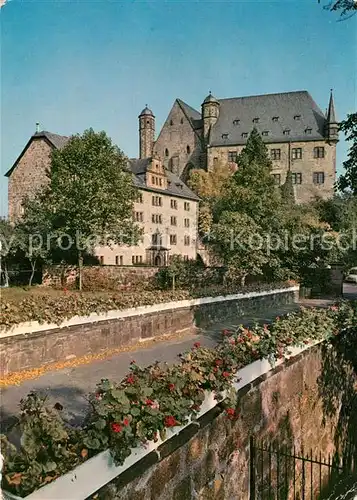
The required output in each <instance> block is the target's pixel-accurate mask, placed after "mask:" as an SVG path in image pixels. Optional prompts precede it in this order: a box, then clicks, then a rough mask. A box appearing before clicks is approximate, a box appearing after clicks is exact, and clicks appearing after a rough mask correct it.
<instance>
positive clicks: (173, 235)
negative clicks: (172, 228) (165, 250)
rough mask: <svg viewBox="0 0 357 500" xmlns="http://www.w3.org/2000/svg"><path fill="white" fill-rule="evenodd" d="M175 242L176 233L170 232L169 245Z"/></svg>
mask: <svg viewBox="0 0 357 500" xmlns="http://www.w3.org/2000/svg"><path fill="white" fill-rule="evenodd" d="M176 243H177V236H176V234H170V245H176Z"/></svg>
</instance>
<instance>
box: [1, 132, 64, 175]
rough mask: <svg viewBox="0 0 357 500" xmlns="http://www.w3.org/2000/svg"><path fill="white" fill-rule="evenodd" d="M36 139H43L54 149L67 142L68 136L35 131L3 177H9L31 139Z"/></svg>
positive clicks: (60, 147)
mask: <svg viewBox="0 0 357 500" xmlns="http://www.w3.org/2000/svg"><path fill="white" fill-rule="evenodd" d="M36 139H44V140H45V141H46V142H47V143H48V144H49V145H50V146H52V147H54V148H56V149H62V148H63V146H64V145H65V144H66V143H67V142H68V139H69V138H68V137H66V136H64V135H59V134H53V133H52V132H46V131H42V132H36V133H35V134H33V135H32V136H31V137H30V140H29V141H28V143H27V144H26V146H25V147H24V149H23V150H22V151H21V153H20V155H19V156H18V158H17V159H16V161H15V163H14V164H13V166H12V167H11V168H10V170H8V171H7V172H6V174H5V177H10V175H11V174H12V172H13V171H14V170H15V168H16V166H17V164H18V163H19V161H20V160H21V158H22V157H23V155H24V154H25V153H26V151H27V149H28V148H29V146H30V144H31V143H32V141H33V140H36Z"/></svg>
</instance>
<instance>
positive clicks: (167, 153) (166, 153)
mask: <svg viewBox="0 0 357 500" xmlns="http://www.w3.org/2000/svg"><path fill="white" fill-rule="evenodd" d="M165 156H169V150H168V149H167V148H166V149H165Z"/></svg>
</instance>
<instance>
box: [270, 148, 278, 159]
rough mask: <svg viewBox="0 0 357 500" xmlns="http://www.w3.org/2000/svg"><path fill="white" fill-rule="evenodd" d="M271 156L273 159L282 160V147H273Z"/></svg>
mask: <svg viewBox="0 0 357 500" xmlns="http://www.w3.org/2000/svg"><path fill="white" fill-rule="evenodd" d="M270 158H271V159H272V160H280V149H271V150H270Z"/></svg>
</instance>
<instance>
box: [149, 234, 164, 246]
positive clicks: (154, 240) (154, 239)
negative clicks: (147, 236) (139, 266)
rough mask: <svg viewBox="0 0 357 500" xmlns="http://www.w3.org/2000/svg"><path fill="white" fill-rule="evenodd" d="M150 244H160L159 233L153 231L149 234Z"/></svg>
mask: <svg viewBox="0 0 357 500" xmlns="http://www.w3.org/2000/svg"><path fill="white" fill-rule="evenodd" d="M151 244H152V245H155V246H160V245H161V244H162V237H161V234H160V233H154V234H152V235H151Z"/></svg>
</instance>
